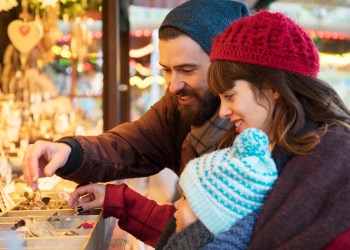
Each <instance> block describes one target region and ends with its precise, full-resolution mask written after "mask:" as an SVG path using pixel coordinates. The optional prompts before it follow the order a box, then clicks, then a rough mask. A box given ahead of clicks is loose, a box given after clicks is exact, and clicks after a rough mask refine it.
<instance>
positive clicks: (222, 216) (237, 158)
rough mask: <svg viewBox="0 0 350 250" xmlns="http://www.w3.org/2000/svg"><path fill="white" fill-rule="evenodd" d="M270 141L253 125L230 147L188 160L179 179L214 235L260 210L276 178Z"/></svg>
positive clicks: (187, 195)
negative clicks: (269, 147) (269, 146)
mask: <svg viewBox="0 0 350 250" xmlns="http://www.w3.org/2000/svg"><path fill="white" fill-rule="evenodd" d="M268 145H269V140H268V138H267V136H266V134H265V133H264V132H262V131H261V130H258V129H255V128H249V129H246V130H244V131H242V132H241V133H240V134H239V135H238V136H237V137H236V139H235V141H234V143H233V145H232V147H230V148H225V149H221V150H217V151H214V152H212V153H209V154H206V155H203V156H201V157H199V158H196V159H193V160H191V161H190V162H189V163H188V164H187V166H186V167H185V169H184V171H183V172H182V174H181V176H180V180H179V184H180V187H181V189H182V191H183V193H184V195H185V196H186V199H187V200H188V202H189V204H190V207H191V208H192V210H193V212H194V213H195V214H196V216H197V217H198V218H199V219H200V220H201V222H202V223H203V224H204V225H205V226H206V227H207V228H208V230H210V231H211V232H212V233H213V234H215V235H217V234H219V233H221V232H224V231H226V230H228V229H230V228H231V227H232V226H233V225H234V224H235V223H237V222H239V221H240V220H241V219H243V218H244V217H245V216H248V215H249V214H251V213H253V212H256V211H259V210H260V208H261V206H262V204H263V202H264V199H265V197H266V195H267V193H268V191H269V190H270V189H271V187H272V186H273V184H274V183H275V181H276V179H277V175H278V173H277V169H276V165H275V163H274V161H273V160H272V158H271V153H270V151H269V150H268Z"/></svg>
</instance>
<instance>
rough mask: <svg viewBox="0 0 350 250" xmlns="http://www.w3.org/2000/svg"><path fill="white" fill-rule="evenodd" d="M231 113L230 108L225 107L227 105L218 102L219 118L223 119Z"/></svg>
mask: <svg viewBox="0 0 350 250" xmlns="http://www.w3.org/2000/svg"><path fill="white" fill-rule="evenodd" d="M231 115H232V110H231V109H230V108H229V107H227V105H225V104H223V103H221V104H220V111H219V116H220V118H222V119H224V118H227V117H229V116H231Z"/></svg>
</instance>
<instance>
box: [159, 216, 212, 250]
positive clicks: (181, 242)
mask: <svg viewBox="0 0 350 250" xmlns="http://www.w3.org/2000/svg"><path fill="white" fill-rule="evenodd" d="M213 240H214V235H213V234H212V233H211V232H210V231H209V230H208V229H207V228H206V227H205V226H204V225H203V224H202V222H201V221H199V220H197V221H196V222H194V223H192V224H191V225H189V226H188V227H187V228H185V229H184V230H182V231H180V232H179V233H176V234H174V235H173V236H171V237H170V238H169V240H168V242H167V244H166V245H165V246H164V247H163V248H162V250H190V249H202V248H203V247H204V246H205V245H207V244H209V243H210V242H212V241H213Z"/></svg>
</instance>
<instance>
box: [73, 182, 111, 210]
mask: <svg viewBox="0 0 350 250" xmlns="http://www.w3.org/2000/svg"><path fill="white" fill-rule="evenodd" d="M105 193H106V186H105V185H103V184H96V183H93V184H88V185H84V186H80V187H77V188H76V189H75V190H74V192H73V193H72V194H71V195H70V198H69V201H68V206H69V207H71V208H74V209H75V210H76V211H77V212H83V211H88V210H91V209H94V208H101V207H103V203H104V200H105Z"/></svg>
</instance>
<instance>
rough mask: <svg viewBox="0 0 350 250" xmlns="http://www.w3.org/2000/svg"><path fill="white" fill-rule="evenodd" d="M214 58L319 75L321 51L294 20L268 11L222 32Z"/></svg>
mask: <svg viewBox="0 0 350 250" xmlns="http://www.w3.org/2000/svg"><path fill="white" fill-rule="evenodd" d="M210 60H211V61H214V60H228V61H235V62H243V63H251V64H258V65H263V66H269V67H273V68H279V69H283V70H288V71H292V72H297V73H300V74H303V75H307V76H317V73H318V72H319V71H320V64H319V54H318V51H317V48H316V46H315V43H314V42H313V41H312V40H311V38H310V37H309V36H308V35H307V34H306V32H305V31H304V30H303V29H302V28H301V27H300V26H299V25H298V24H296V23H295V22H294V21H292V20H291V19H290V18H288V17H287V16H285V15H284V14H282V13H271V12H268V11H266V10H263V11H260V12H257V13H256V14H254V15H252V16H247V17H244V18H241V19H238V20H237V21H235V22H233V23H232V24H231V25H230V26H229V27H227V28H226V29H225V31H224V32H222V33H221V34H220V35H218V36H217V37H216V38H215V39H214V41H213V45H212V50H211V53H210Z"/></svg>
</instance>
